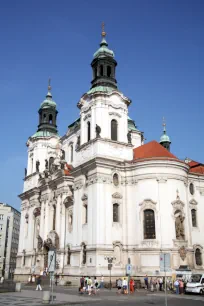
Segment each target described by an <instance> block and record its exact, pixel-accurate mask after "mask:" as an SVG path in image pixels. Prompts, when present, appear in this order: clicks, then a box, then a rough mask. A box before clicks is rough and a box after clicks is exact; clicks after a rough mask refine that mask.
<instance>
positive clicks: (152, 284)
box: [150, 277, 154, 292]
mask: <svg viewBox="0 0 204 306" xmlns="http://www.w3.org/2000/svg"><path fill="white" fill-rule="evenodd" d="M150 291H151V292H154V281H153V279H152V277H151V278H150Z"/></svg>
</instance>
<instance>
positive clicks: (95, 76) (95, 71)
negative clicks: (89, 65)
mask: <svg viewBox="0 0 204 306" xmlns="http://www.w3.org/2000/svg"><path fill="white" fill-rule="evenodd" d="M95 78H97V68H95V69H94V79H95Z"/></svg>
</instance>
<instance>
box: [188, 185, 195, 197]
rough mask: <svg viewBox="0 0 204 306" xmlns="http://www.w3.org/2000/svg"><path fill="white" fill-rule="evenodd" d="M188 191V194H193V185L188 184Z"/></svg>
mask: <svg viewBox="0 0 204 306" xmlns="http://www.w3.org/2000/svg"><path fill="white" fill-rule="evenodd" d="M189 191H190V194H192V195H193V194H194V185H193V183H190V185H189Z"/></svg>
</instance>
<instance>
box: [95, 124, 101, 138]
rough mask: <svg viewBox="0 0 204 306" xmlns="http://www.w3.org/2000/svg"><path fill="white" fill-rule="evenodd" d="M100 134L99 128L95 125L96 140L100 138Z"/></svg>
mask: <svg viewBox="0 0 204 306" xmlns="http://www.w3.org/2000/svg"><path fill="white" fill-rule="evenodd" d="M100 134H101V127H100V126H99V125H98V124H96V138H99V137H101V135H100Z"/></svg>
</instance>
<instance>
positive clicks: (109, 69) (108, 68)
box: [107, 66, 111, 77]
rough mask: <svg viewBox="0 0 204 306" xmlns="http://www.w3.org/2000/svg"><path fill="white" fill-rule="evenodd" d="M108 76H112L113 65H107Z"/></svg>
mask: <svg viewBox="0 0 204 306" xmlns="http://www.w3.org/2000/svg"><path fill="white" fill-rule="evenodd" d="M107 76H108V77H111V66H108V67H107Z"/></svg>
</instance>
